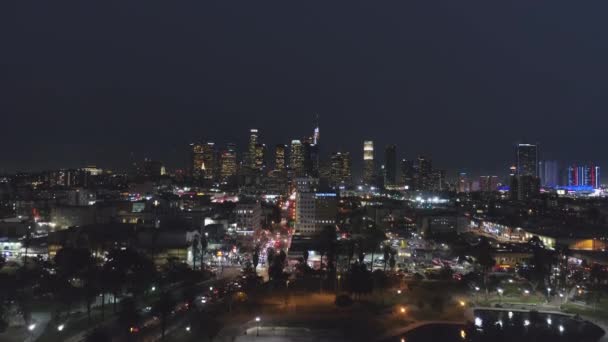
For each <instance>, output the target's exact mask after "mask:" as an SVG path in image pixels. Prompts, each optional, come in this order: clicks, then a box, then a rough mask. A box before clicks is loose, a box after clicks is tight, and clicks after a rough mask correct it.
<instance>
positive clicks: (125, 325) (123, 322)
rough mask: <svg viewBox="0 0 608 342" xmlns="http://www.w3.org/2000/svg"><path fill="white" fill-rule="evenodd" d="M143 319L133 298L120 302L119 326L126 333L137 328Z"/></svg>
mask: <svg viewBox="0 0 608 342" xmlns="http://www.w3.org/2000/svg"><path fill="white" fill-rule="evenodd" d="M140 319H141V317H140V315H139V312H138V311H137V306H136V305H135V300H133V298H125V299H123V300H122V301H121V302H120V312H119V313H118V324H119V326H120V327H121V329H122V330H123V331H124V332H125V333H128V332H131V330H130V329H131V328H133V327H137V325H138V324H139V320H140Z"/></svg>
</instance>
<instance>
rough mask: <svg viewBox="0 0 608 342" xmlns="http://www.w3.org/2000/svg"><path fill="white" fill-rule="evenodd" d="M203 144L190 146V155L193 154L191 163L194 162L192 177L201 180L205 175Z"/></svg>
mask: <svg viewBox="0 0 608 342" xmlns="http://www.w3.org/2000/svg"><path fill="white" fill-rule="evenodd" d="M203 146H204V145H203V144H201V143H193V144H190V153H191V156H190V158H191V161H192V177H194V178H201V177H202V175H203V164H204V162H205V161H204V157H203Z"/></svg>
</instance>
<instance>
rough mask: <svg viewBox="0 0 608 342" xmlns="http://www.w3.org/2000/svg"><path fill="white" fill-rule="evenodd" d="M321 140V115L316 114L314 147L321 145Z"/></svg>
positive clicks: (313, 136)
mask: <svg viewBox="0 0 608 342" xmlns="http://www.w3.org/2000/svg"><path fill="white" fill-rule="evenodd" d="M319 138H320V132H319V114H315V129H314V132H313V135H312V143H313V145H319Z"/></svg>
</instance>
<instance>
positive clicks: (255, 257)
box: [252, 246, 260, 274]
mask: <svg viewBox="0 0 608 342" xmlns="http://www.w3.org/2000/svg"><path fill="white" fill-rule="evenodd" d="M252 261H253V272H254V273H255V274H257V273H258V264H259V263H260V246H255V248H254V249H253V256H252Z"/></svg>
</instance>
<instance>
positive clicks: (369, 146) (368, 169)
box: [363, 140, 376, 184]
mask: <svg viewBox="0 0 608 342" xmlns="http://www.w3.org/2000/svg"><path fill="white" fill-rule="evenodd" d="M375 168H376V166H375V165H374V142H373V141H371V140H366V141H364V142H363V183H365V184H372V183H374V177H375V173H376V172H375Z"/></svg>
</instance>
